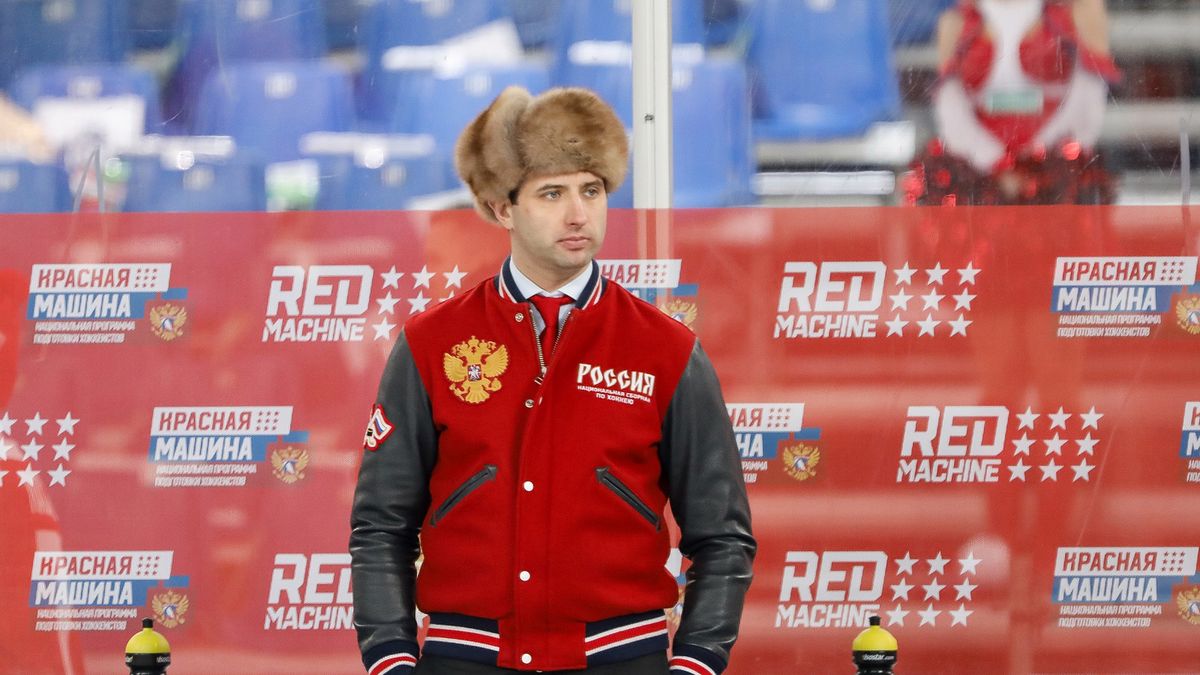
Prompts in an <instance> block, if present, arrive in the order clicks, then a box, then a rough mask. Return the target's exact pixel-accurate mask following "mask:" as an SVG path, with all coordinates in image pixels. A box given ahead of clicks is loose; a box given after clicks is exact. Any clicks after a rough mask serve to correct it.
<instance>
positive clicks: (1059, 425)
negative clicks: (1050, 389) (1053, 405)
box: [1050, 405, 1071, 429]
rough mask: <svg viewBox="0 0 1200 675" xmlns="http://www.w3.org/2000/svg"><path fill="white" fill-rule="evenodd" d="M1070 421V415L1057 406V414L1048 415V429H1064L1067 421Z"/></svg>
mask: <svg viewBox="0 0 1200 675" xmlns="http://www.w3.org/2000/svg"><path fill="white" fill-rule="evenodd" d="M1069 419H1071V413H1069V412H1064V411H1063V407H1062V406H1061V405H1060V406H1058V412H1052V413H1050V428H1051V429H1066V428H1067V420H1069Z"/></svg>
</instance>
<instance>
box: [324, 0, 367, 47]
mask: <svg viewBox="0 0 1200 675" xmlns="http://www.w3.org/2000/svg"><path fill="white" fill-rule="evenodd" d="M321 4H322V6H323V7H324V8H325V44H326V45H328V47H329V48H330V49H349V48H352V47H357V46H358V36H359V33H360V28H359V21H360V20H361V18H362V6H363V4H364V3H363V2H361V1H360V0H321Z"/></svg>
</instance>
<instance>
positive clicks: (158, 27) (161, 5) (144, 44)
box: [129, 0, 180, 49]
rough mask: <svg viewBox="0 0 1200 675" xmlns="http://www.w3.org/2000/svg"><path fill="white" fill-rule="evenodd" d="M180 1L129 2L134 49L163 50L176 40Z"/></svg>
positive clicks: (130, 28)
mask: <svg viewBox="0 0 1200 675" xmlns="http://www.w3.org/2000/svg"><path fill="white" fill-rule="evenodd" d="M179 1H180V0H129V2H130V9H129V31H130V39H131V41H132V42H133V47H134V49H162V48H163V47H166V46H167V45H169V44H170V43H171V41H172V40H173V39H174V38H175V28H176V26H177V25H178V22H179Z"/></svg>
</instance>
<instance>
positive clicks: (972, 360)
mask: <svg viewBox="0 0 1200 675" xmlns="http://www.w3.org/2000/svg"><path fill="white" fill-rule="evenodd" d="M1198 215H1200V212H1197V211H1196V210H1195V209H1192V210H1190V211H1189V210H1187V209H1179V208H1159V207H1153V208H1132V207H1129V208H1080V207H1044V208H1042V207H1038V208H1019V209H1006V208H936V209H923V208H907V209H906V208H878V209H871V208H855V209H832V208H830V209H804V210H790V209H789V210H784V209H779V210H772V209H745V210H696V211H691V210H677V211H672V212H636V211H614V212H613V213H611V214H610V218H609V233H608V240H607V242H606V244H605V247H604V249H603V250H602V251H601V254H600V259H601V265H602V268H603V270H604V272H605V274H606V275H607V276H609V278H611V279H613V280H614V281H616V282H618V283H621V284H622V285H624V286H626V287H627V288H630V289H631V290H633V291H634V292H635V293H637V294H638V295H639V296H641V297H642V298H643V299H644V300H646V301H648V302H651V303H654V304H655V305H657V306H658V307H660V308H661V309H662V310H663V311H664V312H666V313H668V314H670V315H672V316H674V317H675V318H677V319H678V320H680V321H683V322H684V323H686V324H688V325H689V326H691V327H692V328H693V330H695V331H696V333H697V334H698V335H699V337H700V339H701V341H702V343H703V344H704V346H705V349H706V350H707V352H708V354H709V355H710V356H711V358H712V360H713V362H714V364H715V366H716V368H717V371H718V374H719V375H720V377H721V380H722V383H723V386H724V393H725V397H726V401H727V404H728V407H729V413H730V417H731V420H732V422H733V425H734V430H735V433H736V437H737V440H738V445H739V450H740V452H741V454H742V461H743V471H744V474H745V476H746V480H747V484H748V485H747V487H748V491H749V494H750V499H751V507H752V510H753V517H754V530H755V534H756V535H757V538H758V541H759V553H758V559H757V561H756V564H755V580H754V584H753V586H752V588H751V590H750V595H749V597H748V602H747V608H746V612H745V616H744V618H743V622H742V631H741V638H740V640H739V642H738V645H737V647H736V648H735V650H734V653H733V660H732V663H731V666H730V669H729V671H728V672H730V673H733V674H735V675H738V674H755V675H770V674H774V673H779V674H783V673H795V672H806V673H850V672H853V670H852V669H853V665H852V663H851V661H850V642H851V640H852V639H853V637H854V636H855V635H856V634H857V633H858V632H859V631H860V630H861V629H862V628H863V627H864V626H865V625H866V621H867V617H869V616H871V615H878V616H880V617H881V619H882V624H883V626H884V627H885V628H887V629H888V630H890V631H891V632H892V633H893V634H894V635H895V636H896V637H897V639H898V640H899V643H900V659H899V664H898V666H897V670H898V672H908V673H963V672H977V673H1026V672H1105V673H1117V672H1135V671H1136V672H1194V671H1195V669H1196V663H1197V661H1196V659H1197V657H1198V656H1200V649H1198V648H1197V646H1196V645H1198V644H1200V569H1198V551H1200V524H1197V523H1198V519H1197V514H1198V513H1200V283H1198V279H1197V258H1198V256H1200V225H1197V224H1193V223H1192V218H1193V217H1195V216H1198ZM0 242H2V245H0V508H2V511H0V512H2V513H3V518H4V523H5V527H4V533H5V537H4V544H3V555H2V556H0V672H4V673H21V674H26V673H86V672H96V673H99V672H117V671H119V670H121V668H122V665H121V659H122V656H123V649H124V645H125V641H126V640H127V639H128V638H129V636H130V635H132V634H133V632H135V630H136V629H137V628H138V627H139V623H138V619H140V618H141V617H143V616H151V617H154V618H155V619H156V624H157V626H158V629H159V630H160V631H161V632H163V633H164V635H166V637H167V638H168V640H170V642H171V645H172V651H173V654H174V661H175V665H173V666H172V668H171V672H173V673H174V672H176V671H177V672H179V673H215V672H253V673H284V672H287V673H314V674H315V673H323V674H324V673H355V672H361V665H360V664H359V658H358V654H357V649H356V645H355V638H354V631H353V628H352V625H351V620H352V619H351V609H350V598H351V594H352V592H353V589H352V588H351V587H350V582H349V573H348V571H349V568H348V564H349V556H348V554H347V553H346V542H347V538H348V534H349V532H348V521H349V509H350V499H351V495H352V491H353V485H354V478H355V474H356V471H357V468H358V462H359V457H360V454H361V452H362V450H361V446H362V433H363V427H364V425H365V423H366V421H367V418H368V416H369V413H370V410H371V404H372V402H373V400H374V392H375V388H376V386H377V384H378V377H379V374H380V372H381V369H382V367H383V363H384V359H385V358H386V355H387V353H388V350H389V348H390V346H391V344H392V342H393V341H394V340H395V339H396V337H397V335H398V334H399V331H400V330H401V329H402V328H403V325H404V322H405V320H406V319H407V318H408V317H410V316H412V315H414V314H416V313H418V312H420V311H423V310H424V309H427V308H428V307H430V306H432V305H434V304H436V303H439V302H441V301H443V300H445V299H447V298H449V297H452V296H454V295H456V294H458V293H461V292H463V291H464V290H466V289H469V288H470V287H471V286H473V285H475V284H477V283H480V282H483V281H484V280H486V279H488V278H489V277H491V276H492V275H493V274H494V273H495V272H496V271H497V269H498V268H499V265H500V263H501V261H502V260H503V257H504V255H505V253H506V249H507V239H506V235H505V234H504V232H503V231H502V230H500V229H498V228H496V227H493V226H489V225H487V224H486V223H484V222H482V221H481V220H479V218H478V217H477V216H475V215H474V214H473V213H470V212H465V211H462V212H405V213H372V212H354V213H320V214H317V213H288V214H148V215H132V214H127V215H97V214H84V215H79V216H6V217H3V218H0ZM667 563H670V564H672V565H675V564H678V563H677V562H672V561H664V564H667Z"/></svg>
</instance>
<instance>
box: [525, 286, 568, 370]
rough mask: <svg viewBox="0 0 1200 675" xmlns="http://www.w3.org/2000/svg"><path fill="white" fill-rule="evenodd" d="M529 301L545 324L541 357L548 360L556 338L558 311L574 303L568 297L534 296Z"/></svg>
mask: <svg viewBox="0 0 1200 675" xmlns="http://www.w3.org/2000/svg"><path fill="white" fill-rule="evenodd" d="M529 300H530V302H532V303H533V306H534V307H537V311H538V314H541V315H542V320H543V321H544V322H546V329H545V330H543V331H542V357H543V358H545V359H546V360H549V359H550V353H551V352H553V351H554V339H555V338H556V337H557V336H558V310H559V308H560V307H562V306H563V305H565V304H567V303H570V302H575V301H574V300H573V299H571V296H569V295H560V296H558V297H557V298H551V297H549V296H546V295H535V296H533V297H532V298H529Z"/></svg>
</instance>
